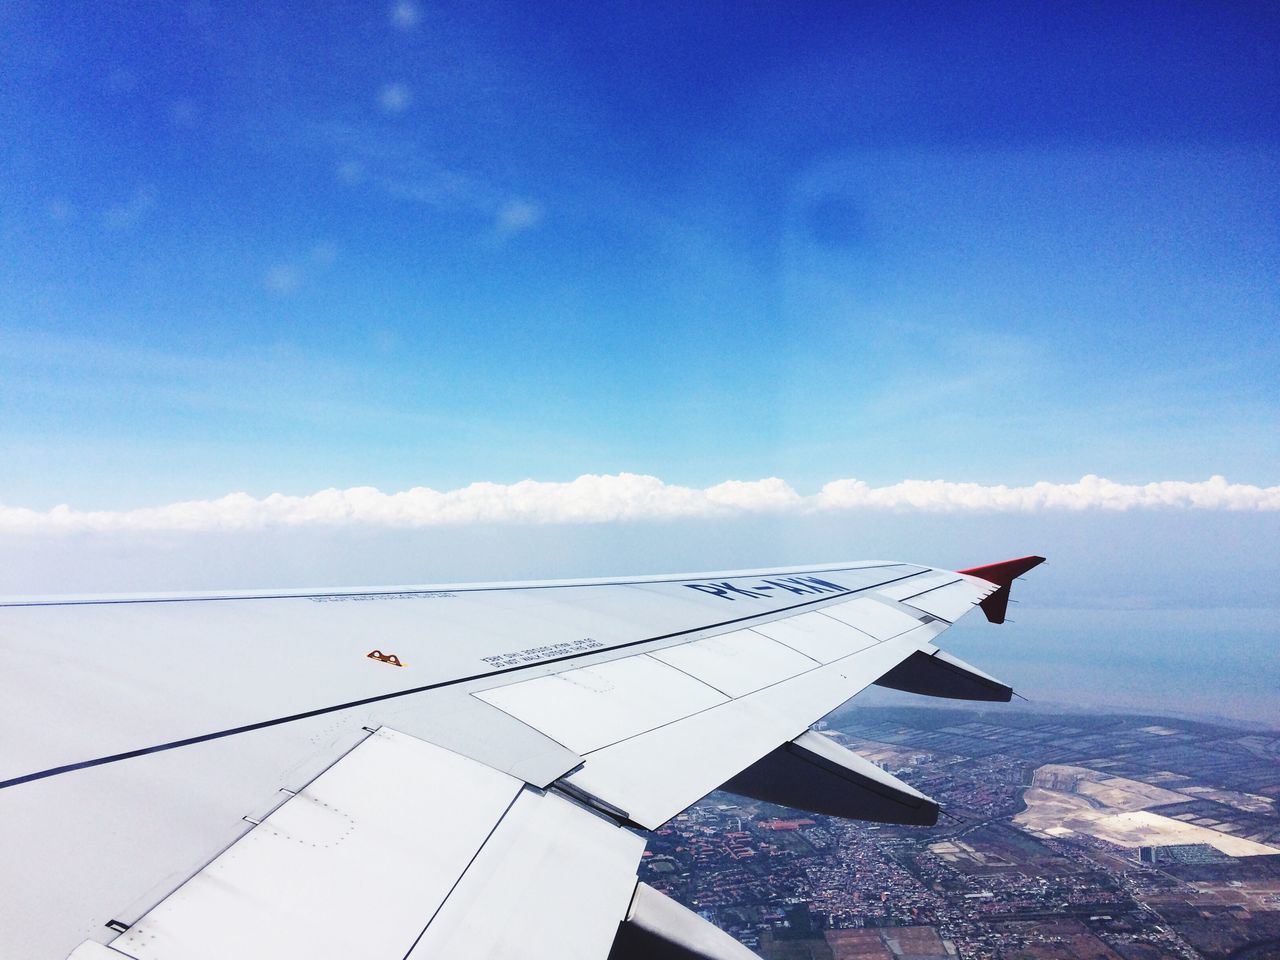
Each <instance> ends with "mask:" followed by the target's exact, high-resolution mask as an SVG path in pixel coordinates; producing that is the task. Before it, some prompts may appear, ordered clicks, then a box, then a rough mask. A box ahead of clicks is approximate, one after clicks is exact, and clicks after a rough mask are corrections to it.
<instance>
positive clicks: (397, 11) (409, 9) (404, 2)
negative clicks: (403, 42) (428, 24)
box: [391, 0, 422, 33]
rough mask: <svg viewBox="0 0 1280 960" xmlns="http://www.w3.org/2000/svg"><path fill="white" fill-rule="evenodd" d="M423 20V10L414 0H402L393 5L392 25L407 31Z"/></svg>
mask: <svg viewBox="0 0 1280 960" xmlns="http://www.w3.org/2000/svg"><path fill="white" fill-rule="evenodd" d="M421 22H422V10H421V9H420V8H419V7H418V5H417V4H416V3H413V2H412V0H400V2H399V3H395V4H393V5H392V7H391V25H392V26H393V27H395V28H396V29H397V30H404V31H405V32H406V33H407V32H408V31H410V30H412V29H413V28H414V27H416V26H417V25H418V24H419V23H421Z"/></svg>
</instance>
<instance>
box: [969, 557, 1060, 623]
mask: <svg viewBox="0 0 1280 960" xmlns="http://www.w3.org/2000/svg"><path fill="white" fill-rule="evenodd" d="M1042 563H1044V557H1019V558H1018V559H1017V560H1004V561H1002V562H1000V563H989V564H987V565H986V566H985V567H970V568H969V569H968V570H957V571H956V573H963V574H965V575H966V576H970V577H977V578H978V579H980V580H988V581H990V582H991V583H995V584H999V585H1000V589H999V590H997V591H996V592H995V593H993V594H991V596H989V597H987V599H985V600H983V601H982V612H983V613H985V614H986V615H987V619H988V620H990V621H991V622H992V623H1004V614H1005V611H1006V610H1007V609H1008V608H1009V586H1010V585H1011V584H1012V583H1013V581H1014V580H1016V579H1017V578H1018V577H1020V576H1022V575H1023V574H1024V573H1026V572H1027V571H1028V570H1030V569H1032V568H1033V567H1038V566H1040V564H1042Z"/></svg>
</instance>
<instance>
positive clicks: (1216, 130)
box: [0, 0, 1280, 723]
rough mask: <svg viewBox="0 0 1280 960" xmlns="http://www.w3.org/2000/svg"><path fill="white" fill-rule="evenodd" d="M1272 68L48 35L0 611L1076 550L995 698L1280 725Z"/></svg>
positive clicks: (628, 41) (17, 216)
mask: <svg viewBox="0 0 1280 960" xmlns="http://www.w3.org/2000/svg"><path fill="white" fill-rule="evenodd" d="M1278 41H1280V15H1277V13H1276V11H1275V8H1274V5H1266V4H1249V3H1231V4H1220V5H1216V6H1211V5H1207V4H1206V5H1192V4H1173V3H1160V4H1142V3H1132V4H1123V5H1118V4H1063V5H1058V6H1056V7H1054V8H1052V9H1051V8H1049V7H1048V6H1046V5H1028V4H1010V5H1007V6H1002V5H999V4H919V5H916V4H906V5H901V4H899V5H892V6H891V5H888V4H861V5H855V4H832V5H829V6H824V5H813V4H804V5H796V4H790V5H777V4H749V3H741V2H737V3H732V4H719V5H717V4H711V3H703V4H681V5H664V6H655V5H647V6H643V7H642V6H640V5H636V4H602V3H598V2H596V3H590V4H586V3H583V4H568V3H562V4H528V5H521V4H514V3H495V4H486V3H467V4H456V5H450V4H444V3H428V2H418V0H400V2H396V3H393V4H390V5H382V4H377V3H374V4H363V3H362V4H350V5H338V4H324V5H317V4H314V3H310V4H302V3H296V4H275V5H266V6H264V5H261V4H242V5H236V4H233V3H218V4H213V3H202V2H196V3H172V4H159V3H152V4H142V3H139V4H126V3H114V4H98V5H89V6H84V5H81V6H79V7H73V6H70V5H63V4H48V3H35V2H32V0H8V2H7V3H5V4H3V5H0V63H2V64H3V70H0V78H2V79H0V134H2V135H0V534H3V535H2V536H0V593H53V592H74V591H102V590H143V591H145V590H182V589H199V588H209V589H215V588H223V587H245V588H250V587H269V586H305V585H319V584H334V583H344V582H345V583H370V582H374V583H376V582H431V581H437V582H439V581H456V580H463V579H494V578H528V577H540V576H541V577H553V576H589V575H598V574H625V573H643V572H654V571H661V570H671V569H673V568H685V569H714V568H729V567H743V566H754V565H760V566H765V565H770V564H780V563H805V562H813V561H821V560H827V559H848V558H856V557H874V556H880V557H890V558H900V559H906V560H914V561H921V562H926V563H933V564H938V565H951V566H956V567H958V566H966V565H972V564H976V563H982V562H987V561H991V560H995V559H998V558H1001V557H1004V556H1016V555H1020V554H1025V553H1030V552H1041V553H1045V554H1047V555H1049V556H1050V558H1051V560H1052V562H1051V564H1050V565H1049V566H1047V567H1045V568H1043V569H1042V570H1040V571H1037V575H1036V580H1035V583H1034V584H1033V585H1029V586H1028V589H1027V591H1026V593H1024V595H1023V596H1024V599H1025V600H1026V601H1027V605H1026V607H1025V612H1023V613H1022V614H1020V615H1019V616H1018V620H1019V623H1018V624H1015V625H1011V626H1008V627H1005V628H1002V629H1000V630H984V629H983V626H984V625H982V624H978V625H974V626H971V625H966V626H965V627H964V628H963V629H957V631H956V649H957V651H958V652H960V653H961V654H962V655H964V656H971V658H972V659H974V660H975V661H976V662H979V663H981V664H982V665H983V666H985V667H987V668H989V669H991V670H992V671H993V672H996V673H998V674H1001V675H1004V676H1005V677H1006V678H1007V679H1009V680H1010V681H1011V682H1013V683H1015V685H1016V686H1018V688H1019V689H1021V690H1023V691H1025V692H1027V693H1028V694H1029V695H1031V696H1033V697H1034V698H1036V699H1039V700H1050V701H1053V700H1072V701H1075V702H1082V701H1088V702H1096V703H1103V704H1108V705H1115V706H1134V705H1139V706H1144V707H1151V708H1157V709H1187V710H1192V711H1195V712H1199V713H1206V714H1228V715H1232V716H1237V717H1243V718H1252V719H1257V720H1262V721H1263V722H1271V723H1274V714H1275V709H1274V708H1275V694H1274V691H1275V689H1277V685H1278V684H1280V676H1277V672H1276V671H1277V669H1280V667H1277V665H1276V660H1275V658H1274V657H1273V656H1270V655H1269V654H1268V651H1269V650H1270V649H1271V647H1272V646H1273V645H1274V644H1273V640H1272V638H1273V635H1274V630H1273V628H1272V626H1271V624H1272V623H1273V622H1274V621H1275V617H1276V614H1277V609H1276V605H1277V601H1276V599H1275V591H1274V583H1275V581H1276V578H1277V577H1280V550H1278V549H1277V547H1276V544H1277V543H1280V536H1277V531H1276V525H1277V519H1276V518H1277V517H1280V512H1278V511H1277V504H1280V487H1276V486H1275V485H1276V484H1277V482H1278V481H1280V477H1278V476H1277V471H1276V464H1277V462H1280V429H1278V427H1280V417H1278V416H1277V414H1278V413H1280V409H1278V404H1280V390H1277V387H1278V386H1280V384H1278V383H1277V374H1276V370H1277V368H1278V367H1280V363H1278V361H1280V343H1278V339H1277V329H1278V328H1280V324H1278V323H1277V322H1276V321H1277V319H1278V317H1280V309H1278V308H1280V203H1278V200H1280V197H1278V195H1277V194H1278V192H1280V66H1278V64H1280V59H1278V58H1276V57H1275V50H1276V49H1277V46H1278V43H1277V42H1278ZM584 474H601V475H607V476H604V477H602V478H591V477H587V478H585V479H584V480H582V481H578V482H576V483H573V484H568V485H563V486H556V485H555V483H557V482H558V483H563V482H564V481H570V480H573V478H577V477H580V476H582V475H584ZM624 474H625V475H624ZM630 474H640V475H644V476H639V477H636V476H630ZM1086 474H1098V475H1101V476H1104V477H1107V478H1110V479H1111V480H1113V481H1117V482H1118V483H1119V484H1120V485H1121V486H1107V485H1102V484H1099V483H1097V482H1089V483H1086V484H1083V485H1073V484H1074V482H1075V481H1077V480H1079V478H1081V477H1082V476H1084V475H1086ZM1215 474H1221V475H1225V476H1226V477H1227V478H1229V480H1231V481H1232V482H1234V483H1235V484H1237V485H1240V486H1228V485H1226V484H1225V483H1224V482H1220V481H1213V482H1210V483H1208V484H1205V483H1201V481H1205V480H1206V478H1208V477H1210V476H1211V475H1215ZM769 477H778V478H782V479H781V480H780V481H777V482H766V483H756V484H752V483H751V481H760V480H762V479H764V478H769ZM525 478H532V479H534V480H537V481H541V482H543V483H542V484H541V485H539V484H534V485H532V486H528V485H525V486H520V485H518V484H517V482H518V481H522V480H524V479H525ZM654 478H660V479H654ZM848 478H859V479H861V480H864V481H867V483H868V484H870V487H868V488H865V489H863V488H859V487H857V486H856V485H850V484H844V485H841V484H840V483H836V484H835V485H833V486H831V487H827V486H825V485H827V484H830V483H831V482H832V481H841V480H846V479H848ZM932 479H938V480H943V481H947V483H946V484H943V485H940V486H935V487H931V488H927V489H925V488H921V487H918V486H917V487H912V486H910V485H906V486H900V485H899V484H900V482H901V481H904V480H932ZM726 481H730V482H729V483H727V484H726V483H725V482H726ZM735 481H746V482H747V483H746V484H745V485H743V484H738V483H735ZM782 481H786V482H785V483H783V482H782ZM1037 481H1047V482H1049V483H1050V484H1053V485H1054V486H1051V487H1047V488H1028V487H1027V485H1028V484H1033V483H1035V482H1037ZM1181 481H1193V482H1194V483H1192V484H1191V485H1179V482H1181ZM1150 482H1154V483H1155V484H1156V485H1155V486H1152V487H1147V486H1143V485H1144V484H1147V483H1150ZM477 483H478V484H482V485H483V484H494V485H496V486H493V487H490V486H481V487H466V485H468V484H477ZM512 484H517V485H516V486H511V485H512ZM548 484H549V485H548ZM964 484H976V485H977V486H964ZM999 485H1011V486H1013V487H1017V488H1020V489H1019V490H1015V491H1013V492H1009V491H1002V490H1001V489H1000V486H999ZM417 486H422V487H428V488H432V489H431V490H427V491H418V492H413V493H411V494H409V495H407V496H406V497H396V496H391V494H395V493H396V492H397V491H406V490H409V489H410V488H413V487H417ZM364 487H369V488H378V490H380V491H382V493H379V492H378V490H350V489H348V488H364ZM464 487H466V489H463V490H461V491H459V488H464ZM328 488H337V490H339V491H345V492H344V493H333V494H326V493H321V494H317V491H324V490H326V489H328ZM238 491H243V492H244V493H245V494H247V495H248V496H245V497H240V498H235V497H232V498H230V499H225V498H226V497H227V495H228V494H233V493H236V492H238ZM434 491H459V492H456V493H453V494H449V495H447V496H446V495H444V494H437V493H435V492H434ZM922 491H923V492H922ZM276 493H280V494H285V495H287V497H286V498H283V499H281V498H275V499H272V498H271V497H270V495H272V494H276ZM384 494H386V495H384ZM877 498H879V500H877ZM175 501H195V503H194V504H187V505H180V506H176V507H166V506H164V505H166V504H171V503H173V502H175ZM64 503H65V504H70V505H71V507H72V508H74V510H73V511H71V512H67V511H61V512H60V511H57V510H51V508H54V507H55V506H56V505H58V504H64ZM877 503H879V505H877ZM859 504H860V505H859ZM921 504H924V505H923V506H922V505H921ZM156 507H160V508H162V509H160V510H158V511H154V510H150V509H149V508H156ZM76 511H78V512H76ZM85 511H98V512H96V513H93V512H85ZM361 511H363V512H361ZM397 511H400V512H397ZM451 511H452V512H451ZM398 516H405V517H408V518H409V520H408V521H406V522H405V523H401V522H399V521H397V520H394V519H393V520H387V519H386V518H387V517H393V518H394V517H398ZM459 516H461V517H462V518H463V519H462V520H459V519H457V518H458V517H459ZM584 516H585V518H586V519H585V522H584V521H583V519H582V518H583V517H584ZM467 517H471V518H472V519H470V520H467V519H466V518H467ZM316 518H318V519H316ZM370 518H373V519H370ZM379 518H381V519H379ZM441 518H444V519H443V520H442V519H441ZM450 518H452V519H450ZM575 518H576V519H575ZM569 521H573V522H569Z"/></svg>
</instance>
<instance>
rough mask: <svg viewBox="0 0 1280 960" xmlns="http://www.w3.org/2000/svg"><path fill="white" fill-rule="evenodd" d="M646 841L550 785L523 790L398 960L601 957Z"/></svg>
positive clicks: (621, 914)
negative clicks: (542, 789) (419, 935)
mask: <svg viewBox="0 0 1280 960" xmlns="http://www.w3.org/2000/svg"><path fill="white" fill-rule="evenodd" d="M644 845H645V841H644V838H643V837H641V836H638V835H636V834H634V833H632V832H630V831H628V830H624V829H623V828H621V827H619V826H618V825H617V824H616V823H613V822H612V821H610V820H607V819H605V818H604V817H601V816H598V815H596V814H595V813H592V812H590V811H588V810H586V809H584V808H583V807H581V806H579V805H578V804H576V803H574V802H572V801H570V800H567V799H565V798H564V797H562V796H560V795H558V794H556V793H554V792H547V793H541V792H538V791H534V790H525V791H524V792H523V793H521V795H520V797H519V798H518V799H517V800H516V802H515V804H514V806H512V808H511V812H510V813H508V814H507V816H505V817H504V818H503V819H502V822H501V823H500V824H499V825H498V827H497V829H496V830H494V832H493V836H492V837H491V838H490V839H489V841H488V842H487V843H486V844H485V845H484V849H482V850H481V851H480V853H479V855H478V856H477V857H476V859H475V862H474V863H472V864H471V866H470V867H468V868H467V871H466V873H465V874H464V875H463V877H462V879H461V880H460V881H459V882H458V886H457V888H456V889H455V890H454V891H453V892H452V893H451V894H450V895H449V899H448V900H446V901H445V904H444V906H443V907H442V908H441V909H440V912H439V913H438V914H437V915H436V916H435V918H434V919H432V921H431V923H430V925H429V926H427V928H426V931H425V932H424V933H423V935H422V938H421V939H420V940H419V941H418V942H417V944H415V945H414V947H413V950H412V951H411V952H410V953H409V954H408V956H407V957H406V960H436V958H439V957H448V958H450V960H454V958H457V960H472V958H474V960H490V958H495V957H501V958H503V960H544V958H546V957H555V958H557V960H601V958H602V957H605V956H607V955H608V953H609V948H610V945H611V944H612V943H613V938H614V936H615V934H616V933H617V930H618V924H619V923H620V922H621V921H622V920H623V919H624V918H625V917H626V913H627V908H628V906H629V904H630V903H631V898H632V894H633V893H634V891H635V887H636V866H637V864H639V862H640V857H641V856H642V855H643V854H644ZM481 918H485V922H478V921H480V920H481ZM397 956H398V955H397Z"/></svg>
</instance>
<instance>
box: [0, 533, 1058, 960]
mask: <svg viewBox="0 0 1280 960" xmlns="http://www.w3.org/2000/svg"><path fill="white" fill-rule="evenodd" d="M1039 562H1041V558H1039V557H1027V558H1023V559H1021V560H1016V561H1008V562H1006V563H1003V564H995V565H991V566H987V567H980V568H973V569H972V570H967V571H959V572H952V571H946V570H938V569H934V568H931V567H924V566H918V565H912V564H904V563H893V562H860V563H844V564H829V565H824V566H816V567H793V568H786V569H773V570H754V571H732V572H726V573H717V574H697V575H673V576H664V577H649V578H629V579H619V580H584V581H557V582H536V583H502V584H473V585H446V586H431V587H395V588H361V589H351V590H338V591H311V592H299V593H276V594H267V593H259V594H236V595H229V594H227V595H223V594H197V595H170V596H146V597H142V596H131V597H119V596H116V597H85V598H45V599H41V598H35V599H31V598H28V599H22V600H12V601H4V602H0V665H2V666H3V669H2V670H0V716H2V717H3V719H4V724H3V728H2V732H0V851H2V854H0V856H2V859H0V921H2V922H0V956H3V957H6V958H9V957H12V958H22V960H27V958H30V960H44V958H50V960H60V958H64V957H68V956H70V957H72V958H75V960H126V958H132V960H196V958H215V957H216V958H228V957H236V958H257V957H261V958H271V960H284V958H293V957H297V958H303V957H305V958H308V960H315V958H340V957H341V958H352V957H359V958H362V960H382V958H394V960H423V958H433V957H448V958H450V960H453V958H472V957H475V958H480V957H485V958H490V957H493V958H497V957H501V958H525V957H527V958H543V957H557V958H583V960H588V958H589V960H604V958H611V960H626V958H629V957H652V958H663V957H708V958H731V957H742V956H748V957H749V956H752V954H750V953H748V952H746V951H745V949H744V948H742V947H740V946H739V945H738V944H737V943H736V942H735V941H733V940H732V939H730V938H729V937H728V936H727V935H725V934H722V933H720V931H718V930H716V929H715V928H714V927H712V926H711V925H710V924H708V923H706V922H705V921H703V920H702V919H701V918H699V917H697V916H695V915H694V914H692V913H690V912H689V911H687V910H685V909H684V908H683V907H680V906H678V905H676V904H675V903H674V902H672V901H670V900H668V899H667V898H665V897H663V896H662V895H661V894H659V893H658V892H657V891H655V890H652V889H651V888H649V887H647V886H645V885H644V884H639V883H638V882H637V877H636V871H637V865H638V863H639V861H640V858H641V856H642V853H643V850H644V845H645V838H644V832H645V831H647V830H652V829H654V828H656V827H658V826H660V825H661V824H663V823H665V822H666V821H668V820H669V819H671V818H672V817H673V816H675V815H676V814H678V813H680V812H681V811H682V810H684V809H685V808H687V807H689V806H690V805H691V804H693V803H695V802H696V801H697V800H698V799H700V798H701V797H703V796H705V795H706V794H708V793H709V792H711V791H712V790H715V789H717V788H722V787H723V788H724V789H727V790H730V791H732V792H736V793H739V794H741V795H744V796H750V797H755V798H758V799H765V800H770V801H774V802H778V803H784V804H788V805H791V806H795V807H799V808H802V809H807V810H812V811H817V812H823V813H830V814H833V815H839V816H846V817H855V818H862V819H873V820H880V821H885V822H898V823H922V824H931V823H933V822H934V821H935V820H936V818H937V813H938V809H937V805H936V804H935V803H934V802H933V801H932V800H930V799H929V798H928V797H925V796H923V795H922V794H920V793H918V792H917V791H915V790H914V789H912V788H911V787H909V786H907V785H906V784H904V783H902V782H900V781H898V780H895V779H894V778H893V777H891V776H889V775H888V774H886V773H884V772H883V771H881V770H879V769H878V768H877V767H875V766H874V765H873V764H871V763H869V762H867V761H865V760H863V759H862V758H860V757H858V756H857V755H855V754H853V753H851V752H850V751H848V750H846V749H844V748H843V747H840V746H839V745H837V744H835V743H834V742H833V741H831V740H830V739H828V738H827V737H824V736H821V735H820V734H817V733H814V732H812V731H811V730H810V729H809V728H810V726H811V725H812V724H813V723H815V722H816V721H818V720H820V719H821V718H822V717H823V716H825V715H826V714H828V713H830V712H831V711H832V710H834V709H835V708H836V707H838V706H839V705H840V704H842V703H844V702H845V701H846V700H848V699H849V698H850V697H852V696H853V695H855V694H856V693H858V692H859V691H860V690H862V689H863V688H865V687H866V686H868V685H869V684H872V683H879V684H882V685H885V686H889V687H894V688H897V689H901V690H908V691H914V692H918V693H925V694H930V695H933V696H943V697H960V698H968V699H979V700H996V701H999V700H1008V699H1009V697H1010V695H1011V690H1010V688H1009V687H1008V686H1006V685H1005V684H1003V683H1001V682H1000V681H998V680H996V679H994V678H992V677H990V676H988V675H986V674H985V673H982V672H981V671H980V670H977V669H976V668H974V667H971V666H969V665H968V664H965V663H963V662H962V661H960V660H958V659H956V658H955V657H952V656H949V655H948V654H946V653H943V652H942V651H941V650H939V648H938V647H937V646H935V644H934V640H936V639H937V637H938V635H939V634H941V633H942V632H943V631H944V630H945V629H946V628H947V627H948V626H950V624H951V623H952V622H954V621H955V620H956V619H958V618H959V617H960V616H962V615H964V614H965V613H967V612H969V611H970V610H972V609H973V607H974V606H975V605H981V606H982V607H983V609H984V611H985V612H986V613H987V616H988V618H989V619H991V620H993V621H995V622H1000V621H1002V620H1003V617H1004V604H1005V603H1006V602H1007V598H1008V591H1009V585H1010V583H1011V582H1012V580H1013V579H1014V578H1016V577H1017V576H1019V575H1020V574H1022V573H1024V572H1025V571H1026V570H1028V569H1030V568H1031V567H1033V566H1035V565H1036V564H1038V563H1039Z"/></svg>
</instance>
